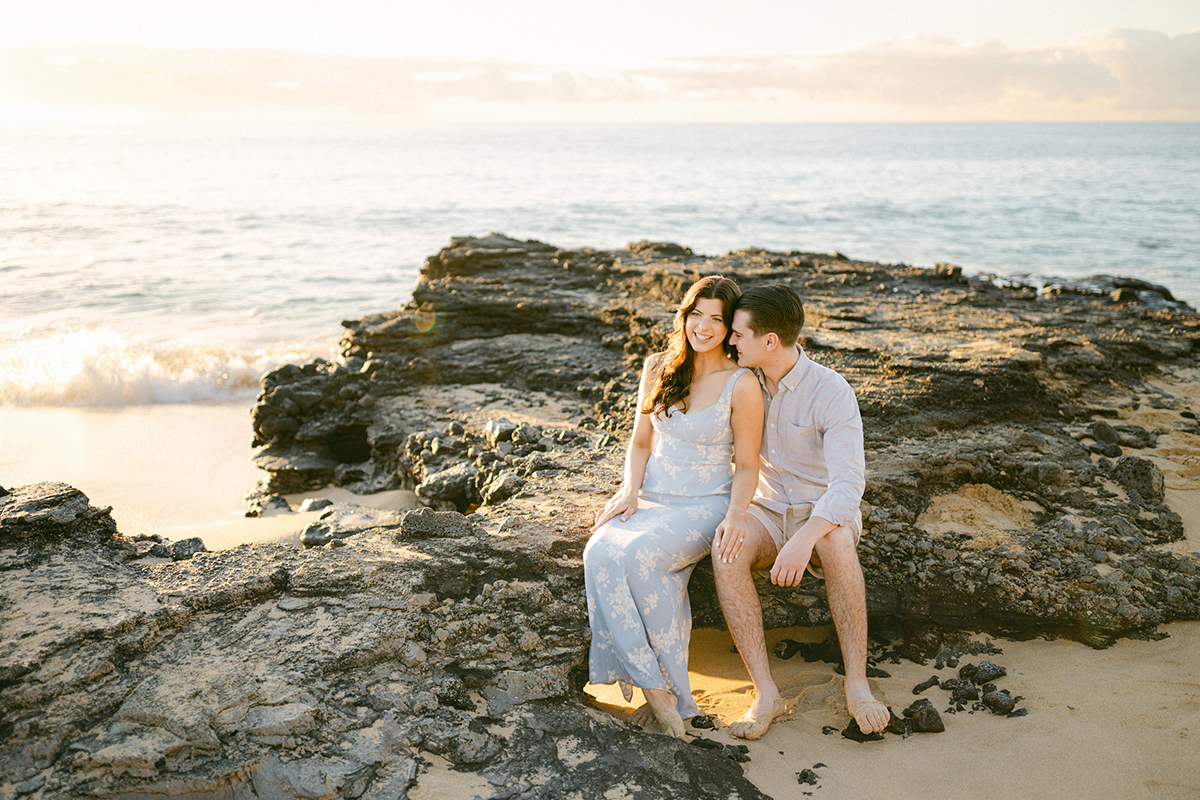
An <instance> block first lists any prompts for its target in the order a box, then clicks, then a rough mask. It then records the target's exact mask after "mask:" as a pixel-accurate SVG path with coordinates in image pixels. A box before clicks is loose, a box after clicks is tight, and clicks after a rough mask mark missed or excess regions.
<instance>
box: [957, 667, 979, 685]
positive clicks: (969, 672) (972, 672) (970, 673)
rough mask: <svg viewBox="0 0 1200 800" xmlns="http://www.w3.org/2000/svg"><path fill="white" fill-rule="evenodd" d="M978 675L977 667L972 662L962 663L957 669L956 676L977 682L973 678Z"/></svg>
mask: <svg viewBox="0 0 1200 800" xmlns="http://www.w3.org/2000/svg"><path fill="white" fill-rule="evenodd" d="M978 676H979V667H977V666H976V665H974V664H963V665H962V668H961V669H959V671H958V677H959V678H961V679H963V680H964V681H971V682H973V683H978V681H976V680H975V679H976V678H977V677H978Z"/></svg>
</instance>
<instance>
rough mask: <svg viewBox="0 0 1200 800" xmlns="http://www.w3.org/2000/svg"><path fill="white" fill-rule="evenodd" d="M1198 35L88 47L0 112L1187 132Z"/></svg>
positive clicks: (8, 88)
mask: <svg viewBox="0 0 1200 800" xmlns="http://www.w3.org/2000/svg"><path fill="white" fill-rule="evenodd" d="M1198 76H1200V31H1195V32H1191V33H1186V34H1180V35H1176V36H1168V35H1166V34H1163V33H1158V32H1154V31H1132V30H1119V29H1109V30H1105V31H1099V32H1096V33H1091V34H1086V35H1082V36H1079V37H1076V38H1075V39H1074V40H1073V41H1071V42H1070V43H1068V44H1065V45H1063V46H1062V47H1057V48H1039V49H1017V48H1008V47H1005V46H1004V45H1002V44H1000V43H997V42H984V43H975V44H968V45H959V44H956V43H955V42H953V41H951V40H948V39H946V38H944V37H937V36H925V37H918V38H914V39H908V40H903V41H891V42H877V43H874V44H872V45H869V46H865V47H861V48H858V49H855V50H850V51H845V52H842V53H836V54H832V55H827V56H811V57H798V56H787V55H782V56H753V57H744V58H738V57H710V58H693V59H687V60H682V59H677V60H671V61H666V62H662V63H659V64H655V65H652V66H647V67H643V68H638V69H626V70H608V71H603V70H588V69H572V68H567V67H560V66H552V65H551V66H548V65H542V64H529V63H519V62H504V61H471V60H438V61H434V60H416V59H407V60H406V59H356V58H349V57H338V56H314V55H303V54H296V53H279V52H259V51H200V50H152V49H145V48H130V47H104V46H99V45H91V46H84V47H74V48H67V49H63V50H56V51H49V50H33V49H26V50H20V49H12V48H9V49H2V50H0V101H4V102H7V103H8V104H9V105H10V106H11V105H14V104H15V105H24V106H38V105H40V106H44V107H54V108H60V109H61V108H79V109H103V110H108V111H112V110H114V109H115V110H124V111H129V112H131V113H139V114H143V115H149V116H160V117H190V118H246V117H249V118H264V119H273V118H285V119H298V118H303V119H309V118H311V119H389V120H420V119H528V120H540V119H547V120H548V119H556V120H570V119H615V120H668V119H680V120H693V121H701V120H705V121H708V120H711V121H757V120H776V121H805V120H810V119H854V120H857V119H891V120H903V119H912V120H935V119H1193V120H1200V80H1198V79H1197V77H1198Z"/></svg>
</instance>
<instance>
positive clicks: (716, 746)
mask: <svg viewBox="0 0 1200 800" xmlns="http://www.w3.org/2000/svg"><path fill="white" fill-rule="evenodd" d="M688 743H689V744H691V745H692V747H699V748H700V749H701V750H724V749H725V745H723V744H721V743H720V742H718V741H716V740H715V739H705V738H704V737H703V736H697V737H695V738H693V739H688Z"/></svg>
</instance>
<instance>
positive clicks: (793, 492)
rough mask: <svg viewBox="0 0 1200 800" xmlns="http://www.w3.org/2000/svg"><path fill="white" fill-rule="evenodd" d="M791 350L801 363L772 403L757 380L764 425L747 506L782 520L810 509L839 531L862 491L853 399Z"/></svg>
mask: <svg viewBox="0 0 1200 800" xmlns="http://www.w3.org/2000/svg"><path fill="white" fill-rule="evenodd" d="M796 350H798V351H799V353H800V359H799V361H797V362H796V365H795V366H794V367H792V369H791V370H790V371H789V372H788V374H787V375H784V376H783V379H782V380H780V381H779V387H778V389H777V390H776V392H775V395H774V396H772V395H771V394H770V393H769V392H768V391H767V388H766V381H765V380H764V379H763V376H762V374H761V373H759V375H758V378H759V382H760V383H761V384H762V387H763V400H764V402H765V405H766V419H765V422H764V425H763V440H762V460H761V465H760V466H761V468H760V470H759V473H758V492H757V493H756V495H755V498H754V501H755V502H756V503H758V504H760V505H762V506H764V507H766V508H768V509H770V510H772V511H775V512H778V513H781V514H782V513H784V511H785V510H786V509H787V507H788V506H798V505H802V504H804V503H812V504H813V509H812V516H814V517H821V518H822V519H826V520H829V521H830V522H832V523H833V524H834V525H843V524H845V523H846V522H848V521H850V520H852V519H854V518H855V514H857V513H858V509H859V505H860V504H861V503H862V495H863V489H864V488H865V486H866V474H865V473H866V458H865V457H864V455H863V431H862V417H861V416H860V415H859V411H858V398H857V397H855V396H854V389H852V388H850V384H849V383H847V382H846V379H845V378H843V377H842V376H841V375H839V374H837V373H836V372H834V371H833V370H831V369H829V368H828V367H823V366H821V365H820V364H816V363H814V362H813V361H811V360H809V358H808V356H807V355H806V354H805V352H804V350H803V348H801V347H800V346H799V345H797V346H796ZM756 372H757V370H756Z"/></svg>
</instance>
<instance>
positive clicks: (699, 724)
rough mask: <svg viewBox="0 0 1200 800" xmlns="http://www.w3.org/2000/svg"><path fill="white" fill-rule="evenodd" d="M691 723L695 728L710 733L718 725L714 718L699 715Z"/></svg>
mask: <svg viewBox="0 0 1200 800" xmlns="http://www.w3.org/2000/svg"><path fill="white" fill-rule="evenodd" d="M691 722H692V727H693V728H696V729H698V730H702V731H710V730H712V729H713V728H715V727H717V724H716V723H715V722H713V718H712V717H710V716H709V715H708V714H697V715H696V716H694V717H692V720H691Z"/></svg>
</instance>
